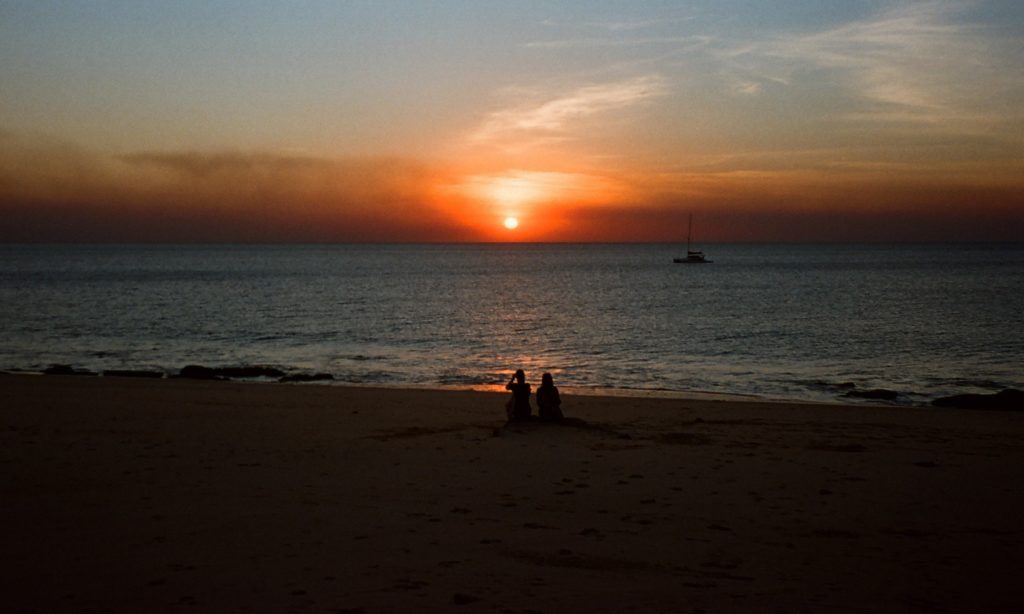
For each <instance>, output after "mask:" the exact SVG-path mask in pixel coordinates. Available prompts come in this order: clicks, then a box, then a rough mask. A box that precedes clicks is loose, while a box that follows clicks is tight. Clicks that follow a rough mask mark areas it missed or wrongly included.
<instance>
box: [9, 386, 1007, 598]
mask: <svg viewBox="0 0 1024 614" xmlns="http://www.w3.org/2000/svg"><path fill="white" fill-rule="evenodd" d="M0 399H2V402H0V406H2V410H0V475H2V480H0V500H2V501H3V503H2V505H0V520H2V523H3V528H4V533H5V536H4V546H3V548H2V549H0V558H2V564H3V571H2V573H0V595H2V597H0V599H2V600H3V610H4V611H11V612H65V611H69V612H70V611H74V612H101V611H102V612H108V611H109V612H178V611H180V612H196V611H203V612H253V611H255V612H286V611H303V612H306V611H308V612H350V613H352V612H367V613H369V612H410V611H467V612H476V611H479V612H576V611H580V612H625V611H633V612H735V611H757V612H765V611H767V612H773V611H787V612H801V611H808V612H826V611H844V612H851V611H852V612H866V611H925V612H968V611H970V612H979V611H1013V610H1016V611H1019V610H1020V609H1021V608H1024V588H1022V587H1021V584H1020V578H1021V576H1020V573H1021V570H1022V569H1024V520H1022V519H1024V470H1022V467H1024V414H1019V413H1014V412H1001V411H968V410H956V409H937V408H902V407H901V408H896V407H866V406H855V407H851V406H841V405H809V404H792V403H764V402H734V401H708V400H699V401H698V400H680V399H650V398H644V399H639V398H604V397H583V396H569V395H566V396H565V399H564V405H563V409H564V410H565V412H566V414H567V415H570V416H574V417H578V418H582V419H584V420H586V421H587V422H588V424H589V426H588V427H576V426H559V425H552V424H537V423H527V424H520V425H508V426H506V425H505V419H504V402H505V395H503V394H496V393H486V392H459V391H429V390H392V389H377V388H347V387H340V386H302V385H286V384H242V383H230V382H201V381H188V380H167V379H163V380H140V379H130V378H115V377H74V376H32V375H3V376H0Z"/></svg>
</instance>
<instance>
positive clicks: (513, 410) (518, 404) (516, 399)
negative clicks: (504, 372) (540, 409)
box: [505, 369, 533, 420]
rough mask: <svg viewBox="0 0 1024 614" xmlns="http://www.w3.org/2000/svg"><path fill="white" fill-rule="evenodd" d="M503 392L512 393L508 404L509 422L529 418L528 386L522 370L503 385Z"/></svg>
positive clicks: (530, 411)
mask: <svg viewBox="0 0 1024 614" xmlns="http://www.w3.org/2000/svg"><path fill="white" fill-rule="evenodd" d="M505 390H511V391H512V398H511V399H509V404H508V407H507V409H508V419H509V420H525V419H528V418H529V417H530V414H531V413H532V411H533V410H531V409H530V385H529V384H527V383H526V374H525V373H523V370H522V369H519V370H518V371H516V373H515V375H513V376H512V379H510V380H508V383H507V384H505Z"/></svg>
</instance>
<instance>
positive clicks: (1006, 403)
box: [932, 388, 1024, 410]
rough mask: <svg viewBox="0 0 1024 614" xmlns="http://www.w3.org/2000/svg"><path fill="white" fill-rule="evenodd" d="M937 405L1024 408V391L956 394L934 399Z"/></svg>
mask: <svg viewBox="0 0 1024 614" xmlns="http://www.w3.org/2000/svg"><path fill="white" fill-rule="evenodd" d="M932 405H934V406H935V407H959V408H962V409H1016V410H1022V409H1024V391H1021V390H1015V389H1013V388H1007V389H1006V390H1001V391H999V392H997V393H995V394H955V395H953V396H949V397H941V398H938V399H935V400H934V401H932Z"/></svg>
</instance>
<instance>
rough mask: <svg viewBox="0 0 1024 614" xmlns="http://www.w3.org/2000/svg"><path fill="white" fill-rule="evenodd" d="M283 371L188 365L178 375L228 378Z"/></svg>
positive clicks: (268, 368) (277, 374)
mask: <svg viewBox="0 0 1024 614" xmlns="http://www.w3.org/2000/svg"><path fill="white" fill-rule="evenodd" d="M283 376H284V371H282V370H280V369H275V368H274V367H215V368H211V367H204V366H201V365H188V366H186V367H185V368H183V369H182V370H181V372H180V373H179V374H178V377H184V378H188V379H230V378H236V377H283Z"/></svg>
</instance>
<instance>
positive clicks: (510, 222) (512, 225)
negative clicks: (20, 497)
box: [505, 217, 519, 230]
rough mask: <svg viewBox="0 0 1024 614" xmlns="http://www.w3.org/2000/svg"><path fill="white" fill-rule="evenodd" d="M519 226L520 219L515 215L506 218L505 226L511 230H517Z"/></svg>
mask: <svg viewBox="0 0 1024 614" xmlns="http://www.w3.org/2000/svg"><path fill="white" fill-rule="evenodd" d="M518 226H519V220H518V219H517V218H514V217H507V218H505V228H508V229H509V230H515V229H516V228H517V227H518Z"/></svg>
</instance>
